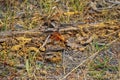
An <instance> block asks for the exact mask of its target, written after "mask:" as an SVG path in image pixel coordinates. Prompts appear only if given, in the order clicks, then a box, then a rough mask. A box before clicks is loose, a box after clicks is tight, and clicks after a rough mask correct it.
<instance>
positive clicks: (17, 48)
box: [11, 45, 22, 51]
mask: <svg viewBox="0 0 120 80" xmlns="http://www.w3.org/2000/svg"><path fill="white" fill-rule="evenodd" d="M20 48H22V45H15V46H13V47H12V48H11V51H18V50H19V49H20Z"/></svg>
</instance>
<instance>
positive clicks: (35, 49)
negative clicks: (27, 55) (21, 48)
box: [28, 47, 39, 53]
mask: <svg viewBox="0 0 120 80" xmlns="http://www.w3.org/2000/svg"><path fill="white" fill-rule="evenodd" d="M31 51H33V52H36V53H37V52H39V49H37V48H36V47H29V48H28V52H31Z"/></svg>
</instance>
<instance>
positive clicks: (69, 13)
mask: <svg viewBox="0 0 120 80" xmlns="http://www.w3.org/2000/svg"><path fill="white" fill-rule="evenodd" d="M74 14H78V11H75V12H66V13H64V15H74Z"/></svg>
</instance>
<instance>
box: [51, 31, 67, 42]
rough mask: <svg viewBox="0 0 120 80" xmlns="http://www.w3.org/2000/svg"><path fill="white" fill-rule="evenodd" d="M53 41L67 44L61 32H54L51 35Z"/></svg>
mask: <svg viewBox="0 0 120 80" xmlns="http://www.w3.org/2000/svg"><path fill="white" fill-rule="evenodd" d="M51 39H53V40H56V41H63V42H65V38H64V37H63V36H62V35H61V34H60V33H59V32H53V33H52V35H51Z"/></svg>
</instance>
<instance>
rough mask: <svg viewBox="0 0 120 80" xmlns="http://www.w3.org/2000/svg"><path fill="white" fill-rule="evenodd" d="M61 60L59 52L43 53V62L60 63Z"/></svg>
mask: <svg viewBox="0 0 120 80" xmlns="http://www.w3.org/2000/svg"><path fill="white" fill-rule="evenodd" d="M61 60H62V55H61V53H60V52H48V53H45V61H47V62H54V63H57V62H60V61H61Z"/></svg>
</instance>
